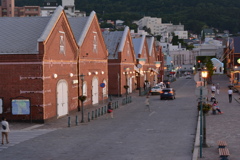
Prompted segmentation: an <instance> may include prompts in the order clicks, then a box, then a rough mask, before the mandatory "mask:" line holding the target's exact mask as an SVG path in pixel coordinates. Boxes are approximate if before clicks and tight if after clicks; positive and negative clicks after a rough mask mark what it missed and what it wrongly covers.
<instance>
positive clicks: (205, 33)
mask: <svg viewBox="0 0 240 160" xmlns="http://www.w3.org/2000/svg"><path fill="white" fill-rule="evenodd" d="M201 36H202V37H205V38H215V33H214V31H213V29H211V28H206V29H203V30H202V32H201Z"/></svg>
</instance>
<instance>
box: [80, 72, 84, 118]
mask: <svg viewBox="0 0 240 160" xmlns="http://www.w3.org/2000/svg"><path fill="white" fill-rule="evenodd" d="M84 76H85V75H83V74H81V75H80V79H81V81H82V96H83V81H84ZM81 102H82V120H81V123H84V110H83V109H84V108H83V107H84V106H83V100H82V101H81Z"/></svg>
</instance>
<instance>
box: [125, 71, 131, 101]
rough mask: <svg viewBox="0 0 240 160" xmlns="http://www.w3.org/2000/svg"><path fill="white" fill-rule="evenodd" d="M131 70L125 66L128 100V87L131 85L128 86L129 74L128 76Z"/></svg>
mask: <svg viewBox="0 0 240 160" xmlns="http://www.w3.org/2000/svg"><path fill="white" fill-rule="evenodd" d="M129 70H130V69H129V68H128V67H127V68H125V76H126V85H125V89H126V100H127V95H128V87H130V86H128V76H127V74H128V71H129Z"/></svg>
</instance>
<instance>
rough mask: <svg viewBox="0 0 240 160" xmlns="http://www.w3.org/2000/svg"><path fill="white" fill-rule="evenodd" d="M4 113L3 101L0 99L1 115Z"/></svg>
mask: <svg viewBox="0 0 240 160" xmlns="http://www.w3.org/2000/svg"><path fill="white" fill-rule="evenodd" d="M2 112H3V99H2V98H0V114H2Z"/></svg>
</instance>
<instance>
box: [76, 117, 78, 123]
mask: <svg viewBox="0 0 240 160" xmlns="http://www.w3.org/2000/svg"><path fill="white" fill-rule="evenodd" d="M77 125H78V116H77V115H76V126H77Z"/></svg>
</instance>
